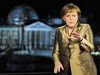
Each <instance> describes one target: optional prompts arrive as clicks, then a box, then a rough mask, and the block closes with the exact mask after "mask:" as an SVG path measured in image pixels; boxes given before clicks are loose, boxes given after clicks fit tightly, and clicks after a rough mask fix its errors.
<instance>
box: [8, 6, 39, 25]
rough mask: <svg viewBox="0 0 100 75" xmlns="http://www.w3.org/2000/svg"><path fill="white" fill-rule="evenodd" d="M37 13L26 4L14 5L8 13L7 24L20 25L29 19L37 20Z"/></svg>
mask: <svg viewBox="0 0 100 75" xmlns="http://www.w3.org/2000/svg"><path fill="white" fill-rule="evenodd" d="M38 19H39V18H38V15H37V13H36V11H35V10H34V9H32V8H31V7H29V6H26V5H20V6H16V7H14V8H13V9H12V10H11V11H10V13H9V14H8V20H7V22H8V24H14V25H21V24H23V23H26V22H27V21H30V20H38Z"/></svg>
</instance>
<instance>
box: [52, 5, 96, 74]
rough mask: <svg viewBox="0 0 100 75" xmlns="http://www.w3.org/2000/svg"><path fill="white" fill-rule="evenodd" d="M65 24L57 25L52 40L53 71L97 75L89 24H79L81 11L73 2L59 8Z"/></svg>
mask: <svg viewBox="0 0 100 75" xmlns="http://www.w3.org/2000/svg"><path fill="white" fill-rule="evenodd" d="M61 17H62V19H63V20H64V22H65V25H63V26H61V27H58V28H57V31H56V34H55V41H54V51H53V60H54V73H55V74H58V75H68V68H69V67H70V68H71V74H72V75H97V71H96V66H95V63H94V61H93V57H92V55H91V51H93V50H94V45H93V33H92V30H91V27H90V25H89V24H80V23H79V19H80V17H81V11H80V9H79V7H78V6H76V5H74V4H73V3H69V4H67V5H65V6H64V7H63V8H62V10H61Z"/></svg>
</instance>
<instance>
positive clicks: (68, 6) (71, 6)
mask: <svg viewBox="0 0 100 75" xmlns="http://www.w3.org/2000/svg"><path fill="white" fill-rule="evenodd" d="M73 9H75V10H76V12H77V15H78V18H80V17H81V10H80V8H79V7H78V6H76V5H75V4H73V3H68V4H66V5H65V6H64V7H63V8H62V9H61V12H60V15H61V17H63V16H64V15H65V14H66V13H68V12H69V10H73Z"/></svg>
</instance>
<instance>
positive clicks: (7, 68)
mask: <svg viewBox="0 0 100 75" xmlns="http://www.w3.org/2000/svg"><path fill="white" fill-rule="evenodd" d="M93 57H94V61H95V63H96V66H97V70H98V75H100V56H93ZM5 74H7V75H13V74H14V75H17V74H18V75H23V74H24V75H30V74H31V75H54V74H53V61H52V58H51V57H49V56H32V55H18V54H11V53H10V54H9V53H8V54H5V55H3V56H1V57H0V75H5Z"/></svg>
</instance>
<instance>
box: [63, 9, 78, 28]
mask: <svg viewBox="0 0 100 75" xmlns="http://www.w3.org/2000/svg"><path fill="white" fill-rule="evenodd" d="M63 20H64V21H65V23H66V24H67V26H68V27H70V28H73V27H74V26H75V25H76V23H77V22H78V14H77V12H76V10H75V9H72V10H69V11H68V12H67V13H66V14H65V15H64V16H63Z"/></svg>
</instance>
